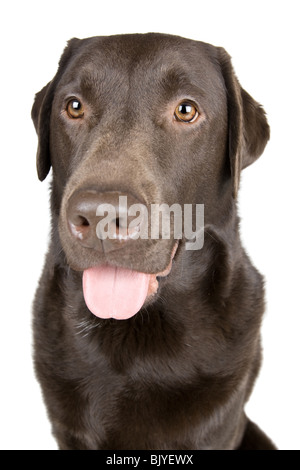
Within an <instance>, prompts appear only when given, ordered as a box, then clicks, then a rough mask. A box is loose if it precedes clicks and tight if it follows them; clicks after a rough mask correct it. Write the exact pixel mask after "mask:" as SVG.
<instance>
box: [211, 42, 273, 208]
mask: <svg viewBox="0 0 300 470" xmlns="http://www.w3.org/2000/svg"><path fill="white" fill-rule="evenodd" d="M218 54H219V64H220V66H221V70H222V74H223V78H224V82H225V86H226V90H227V102H228V133H229V140H228V146H229V158H230V169H231V177H232V184H233V186H232V193H233V197H234V198H235V199H236V198H237V193H238V189H239V182H240V173H241V171H242V170H243V169H244V168H246V167H247V166H249V165H251V163H253V162H255V160H257V158H258V157H260V155H261V154H262V153H263V151H264V148H265V146H266V144H267V142H268V140H269V138H270V128H269V125H268V122H267V118H266V114H265V111H264V110H263V108H262V107H261V106H260V104H259V103H257V102H256V101H255V100H254V99H253V98H252V97H251V96H250V95H249V94H248V93H247V92H246V91H245V90H244V89H243V88H242V87H241V85H240V84H239V81H238V79H237V78H236V76H235V73H234V70H233V67H232V64H231V58H230V56H229V55H228V53H227V52H226V51H225V49H223V48H221V47H220V48H218Z"/></svg>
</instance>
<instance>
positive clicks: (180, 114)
mask: <svg viewBox="0 0 300 470" xmlns="http://www.w3.org/2000/svg"><path fill="white" fill-rule="evenodd" d="M174 116H175V119H176V120H177V121H181V122H186V123H190V122H193V121H195V120H196V119H197V117H198V116H199V113H198V111H197V108H196V107H195V106H194V105H193V104H192V103H189V102H182V103H179V105H178V106H177V107H176V109H175V113H174Z"/></svg>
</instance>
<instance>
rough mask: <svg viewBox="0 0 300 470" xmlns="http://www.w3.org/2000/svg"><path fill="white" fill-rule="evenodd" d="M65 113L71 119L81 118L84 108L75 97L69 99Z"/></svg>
mask: <svg viewBox="0 0 300 470" xmlns="http://www.w3.org/2000/svg"><path fill="white" fill-rule="evenodd" d="M67 113H68V115H69V117H70V118H72V119H78V118H82V117H83V115H84V110H83V106H82V104H81V103H80V101H79V100H77V99H76V98H73V99H72V100H70V101H69V102H68V104H67Z"/></svg>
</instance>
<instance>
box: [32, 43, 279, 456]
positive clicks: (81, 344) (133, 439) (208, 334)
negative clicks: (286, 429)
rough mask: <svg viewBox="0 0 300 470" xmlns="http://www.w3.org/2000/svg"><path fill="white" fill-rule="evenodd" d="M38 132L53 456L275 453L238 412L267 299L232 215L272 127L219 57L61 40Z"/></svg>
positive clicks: (36, 117) (38, 358)
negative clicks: (244, 174)
mask: <svg viewBox="0 0 300 470" xmlns="http://www.w3.org/2000/svg"><path fill="white" fill-rule="evenodd" d="M32 118H33V121H34V124H35V127H36V130H37V134H38V139H39V145H38V152H37V171H38V176H39V179H40V180H44V179H45V178H46V176H47V174H48V172H49V170H50V167H52V172H53V173H52V174H53V177H52V184H51V213H52V231H51V241H50V246H49V251H48V254H47V257H46V262H45V266H44V271H43V274H42V277H41V280H40V283H39V287H38V290H37V293H36V298H35V302H34V344H35V367H36V373H37V377H38V379H39V381H40V383H41V386H42V390H43V394H44V399H45V402H46V405H47V409H48V413H49V417H50V420H51V422H52V426H53V433H54V436H55V438H56V440H57V442H58V445H59V448H60V449H160V450H162V449H180V450H182V449H233V450H237V449H242V450H248V449H265V450H269V449H275V447H274V445H273V443H272V442H271V440H270V439H269V438H268V437H267V436H266V435H265V434H264V433H263V432H262V431H261V430H260V429H259V427H258V426H257V425H255V424H254V423H253V422H251V421H250V420H249V419H248V417H247V416H246V414H245V412H244V405H245V403H246V402H247V400H248V398H249V396H250V394H251V391H252V388H253V384H254V381H255V378H256V376H257V374H258V371H259V368H260V363H261V345H260V326H261V321H262V316H263V311H264V287H263V279H262V276H261V275H260V274H259V272H258V271H257V270H256V269H255V267H253V265H252V264H251V261H250V260H249V258H248V256H247V254H246V253H245V251H244V249H243V247H242V245H241V241H240V237H239V218H238V215H237V207H236V201H237V194H238V189H239V180H240V173H241V170H242V169H243V168H245V167H247V166H248V165H250V164H251V163H253V162H254V161H255V160H256V159H257V158H258V157H259V156H260V155H261V154H262V152H263V150H264V147H265V145H266V143H267V141H268V139H269V126H268V124H267V120H266V117H265V113H264V110H263V109H262V107H261V106H260V105H259V104H258V103H257V102H256V101H254V99H253V98H251V96H250V95H249V94H248V93H247V92H246V91H245V90H244V89H243V88H241V86H240V84H239V82H238V80H237V78H236V76H235V73H234V71H233V68H232V65H231V60H230V57H229V55H228V54H227V52H226V51H225V50H224V49H223V48H218V47H214V46H211V45H209V44H205V43H202V42H198V41H192V40H188V39H184V38H181V37H176V36H169V35H164V34H145V35H142V34H141V35H134V34H133V35H121V36H111V37H93V38H88V39H83V40H79V39H76V38H75V39H72V40H71V41H69V43H68V45H67V47H66V49H65V51H64V53H63V55H62V57H61V59H60V63H59V68H58V71H57V73H56V75H55V77H54V78H53V80H52V81H51V82H49V83H48V85H46V86H45V87H44V88H43V89H42V90H41V91H40V92H39V93H37V95H36V98H35V102H34V105H33V109H32ZM163 208H165V210H163ZM155 214H156V216H155ZM198 216H199V217H198ZM166 219H168V224H169V225H168V226H166V227H163V223H164V221H165V220H166ZM183 222H184V223H183Z"/></svg>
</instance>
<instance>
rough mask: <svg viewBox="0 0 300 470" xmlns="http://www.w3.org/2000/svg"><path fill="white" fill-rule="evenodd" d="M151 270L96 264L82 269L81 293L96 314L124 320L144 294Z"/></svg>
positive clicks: (101, 316)
mask: <svg viewBox="0 0 300 470" xmlns="http://www.w3.org/2000/svg"><path fill="white" fill-rule="evenodd" d="M150 277H151V274H144V273H139V272H137V271H131V270H129V269H124V268H115V267H112V266H95V267H94V268H89V269H86V270H85V271H84V273H83V294H84V299H85V303H86V305H87V307H88V308H89V310H90V311H91V312H92V313H93V314H94V315H96V317H99V318H116V319H118V320H126V319H127V318H130V317H132V316H133V315H135V314H136V313H137V312H138V311H139V310H140V309H141V307H142V306H143V304H144V302H145V299H146V297H147V292H148V288H149V283H150Z"/></svg>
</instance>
